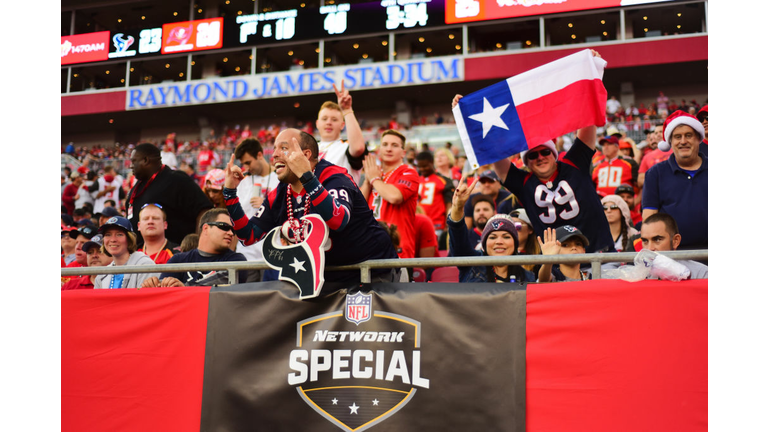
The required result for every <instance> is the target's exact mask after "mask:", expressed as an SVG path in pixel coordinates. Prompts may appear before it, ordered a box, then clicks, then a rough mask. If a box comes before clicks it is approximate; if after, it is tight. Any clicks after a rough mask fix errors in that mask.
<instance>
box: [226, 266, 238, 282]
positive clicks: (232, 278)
mask: <svg viewBox="0 0 768 432" xmlns="http://www.w3.org/2000/svg"><path fill="white" fill-rule="evenodd" d="M227 275H228V276H227V277H228V279H229V284H230V285H233V284H236V283H237V282H238V281H237V270H235V269H227Z"/></svg>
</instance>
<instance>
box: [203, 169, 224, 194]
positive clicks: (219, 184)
mask: <svg viewBox="0 0 768 432" xmlns="http://www.w3.org/2000/svg"><path fill="white" fill-rule="evenodd" d="M224 180H226V176H225V175H224V170H221V169H218V168H217V169H212V170H210V171H208V174H206V175H205V182H204V183H205V185H206V186H208V187H210V188H211V189H215V190H222V189H223V188H224Z"/></svg>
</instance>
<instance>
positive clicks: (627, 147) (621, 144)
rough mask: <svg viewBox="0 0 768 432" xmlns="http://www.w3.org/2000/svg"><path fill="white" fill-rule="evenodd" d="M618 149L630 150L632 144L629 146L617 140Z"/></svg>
mask: <svg viewBox="0 0 768 432" xmlns="http://www.w3.org/2000/svg"><path fill="white" fill-rule="evenodd" d="M619 148H620V149H631V148H632V144H630V143H629V142H627V141H624V140H619Z"/></svg>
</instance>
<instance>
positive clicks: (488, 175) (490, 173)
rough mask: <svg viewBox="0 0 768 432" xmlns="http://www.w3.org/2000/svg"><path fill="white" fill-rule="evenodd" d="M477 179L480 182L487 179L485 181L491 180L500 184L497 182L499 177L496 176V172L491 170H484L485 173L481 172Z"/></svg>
mask: <svg viewBox="0 0 768 432" xmlns="http://www.w3.org/2000/svg"><path fill="white" fill-rule="evenodd" d="M479 178H480V179H481V180H482V179H484V178H487V179H491V180H493V181H497V182H501V180H499V176H497V175H496V172H495V171H493V170H486V171H483V172H482V173H481V174H480V176H479Z"/></svg>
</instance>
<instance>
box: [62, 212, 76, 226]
mask: <svg viewBox="0 0 768 432" xmlns="http://www.w3.org/2000/svg"><path fill="white" fill-rule="evenodd" d="M61 221H62V222H64V225H66V226H68V227H70V226H72V225H74V224H75V220H74V219H72V216H71V215H68V214H66V213H62V214H61Z"/></svg>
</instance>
